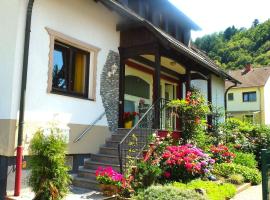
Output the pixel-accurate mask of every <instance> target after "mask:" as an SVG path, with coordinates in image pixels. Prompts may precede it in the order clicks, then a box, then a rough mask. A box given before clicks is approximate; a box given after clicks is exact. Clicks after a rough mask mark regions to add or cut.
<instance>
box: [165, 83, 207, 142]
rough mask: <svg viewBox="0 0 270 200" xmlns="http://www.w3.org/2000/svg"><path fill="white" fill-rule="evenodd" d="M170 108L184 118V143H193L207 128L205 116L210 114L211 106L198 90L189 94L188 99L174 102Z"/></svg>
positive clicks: (193, 90)
mask: <svg viewBox="0 0 270 200" xmlns="http://www.w3.org/2000/svg"><path fill="white" fill-rule="evenodd" d="M168 106H169V107H170V108H172V109H173V111H174V112H175V113H177V115H178V116H183V118H182V122H183V127H184V129H183V134H182V139H183V142H184V143H185V144H186V143H191V142H192V141H194V138H195V137H196V136H197V135H198V134H199V133H200V132H201V131H202V130H203V129H204V127H205V116H206V115H207V114H208V113H209V111H210V110H209V106H208V105H207V102H206V100H205V98H204V97H203V95H202V94H201V93H200V92H199V91H198V90H196V89H194V88H193V89H192V90H191V92H188V93H187V95H186V99H181V100H180V99H176V100H172V101H171V102H170V103H169V104H168Z"/></svg>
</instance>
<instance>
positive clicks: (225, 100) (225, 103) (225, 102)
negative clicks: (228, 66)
mask: <svg viewBox="0 0 270 200" xmlns="http://www.w3.org/2000/svg"><path fill="white" fill-rule="evenodd" d="M236 86H237V82H234V84H233V85H231V86H230V87H228V88H227V90H226V91H225V94H224V107H225V119H227V94H228V92H229V90H230V89H231V88H233V87H236Z"/></svg>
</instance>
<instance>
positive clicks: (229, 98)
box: [228, 93, 233, 101]
mask: <svg viewBox="0 0 270 200" xmlns="http://www.w3.org/2000/svg"><path fill="white" fill-rule="evenodd" d="M228 100H229V101H233V93H229V94H228Z"/></svg>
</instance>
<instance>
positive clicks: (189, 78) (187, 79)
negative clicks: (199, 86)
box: [186, 69, 191, 93]
mask: <svg viewBox="0 0 270 200" xmlns="http://www.w3.org/2000/svg"><path fill="white" fill-rule="evenodd" d="M190 84H191V74H190V70H189V69H186V93H187V92H188V91H190V88H191V85H190Z"/></svg>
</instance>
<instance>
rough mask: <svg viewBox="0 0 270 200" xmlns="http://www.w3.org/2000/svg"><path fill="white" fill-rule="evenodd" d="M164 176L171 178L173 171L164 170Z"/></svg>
mask: <svg viewBox="0 0 270 200" xmlns="http://www.w3.org/2000/svg"><path fill="white" fill-rule="evenodd" d="M163 175H164V177H165V178H170V177H171V173H170V172H164V174H163Z"/></svg>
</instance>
